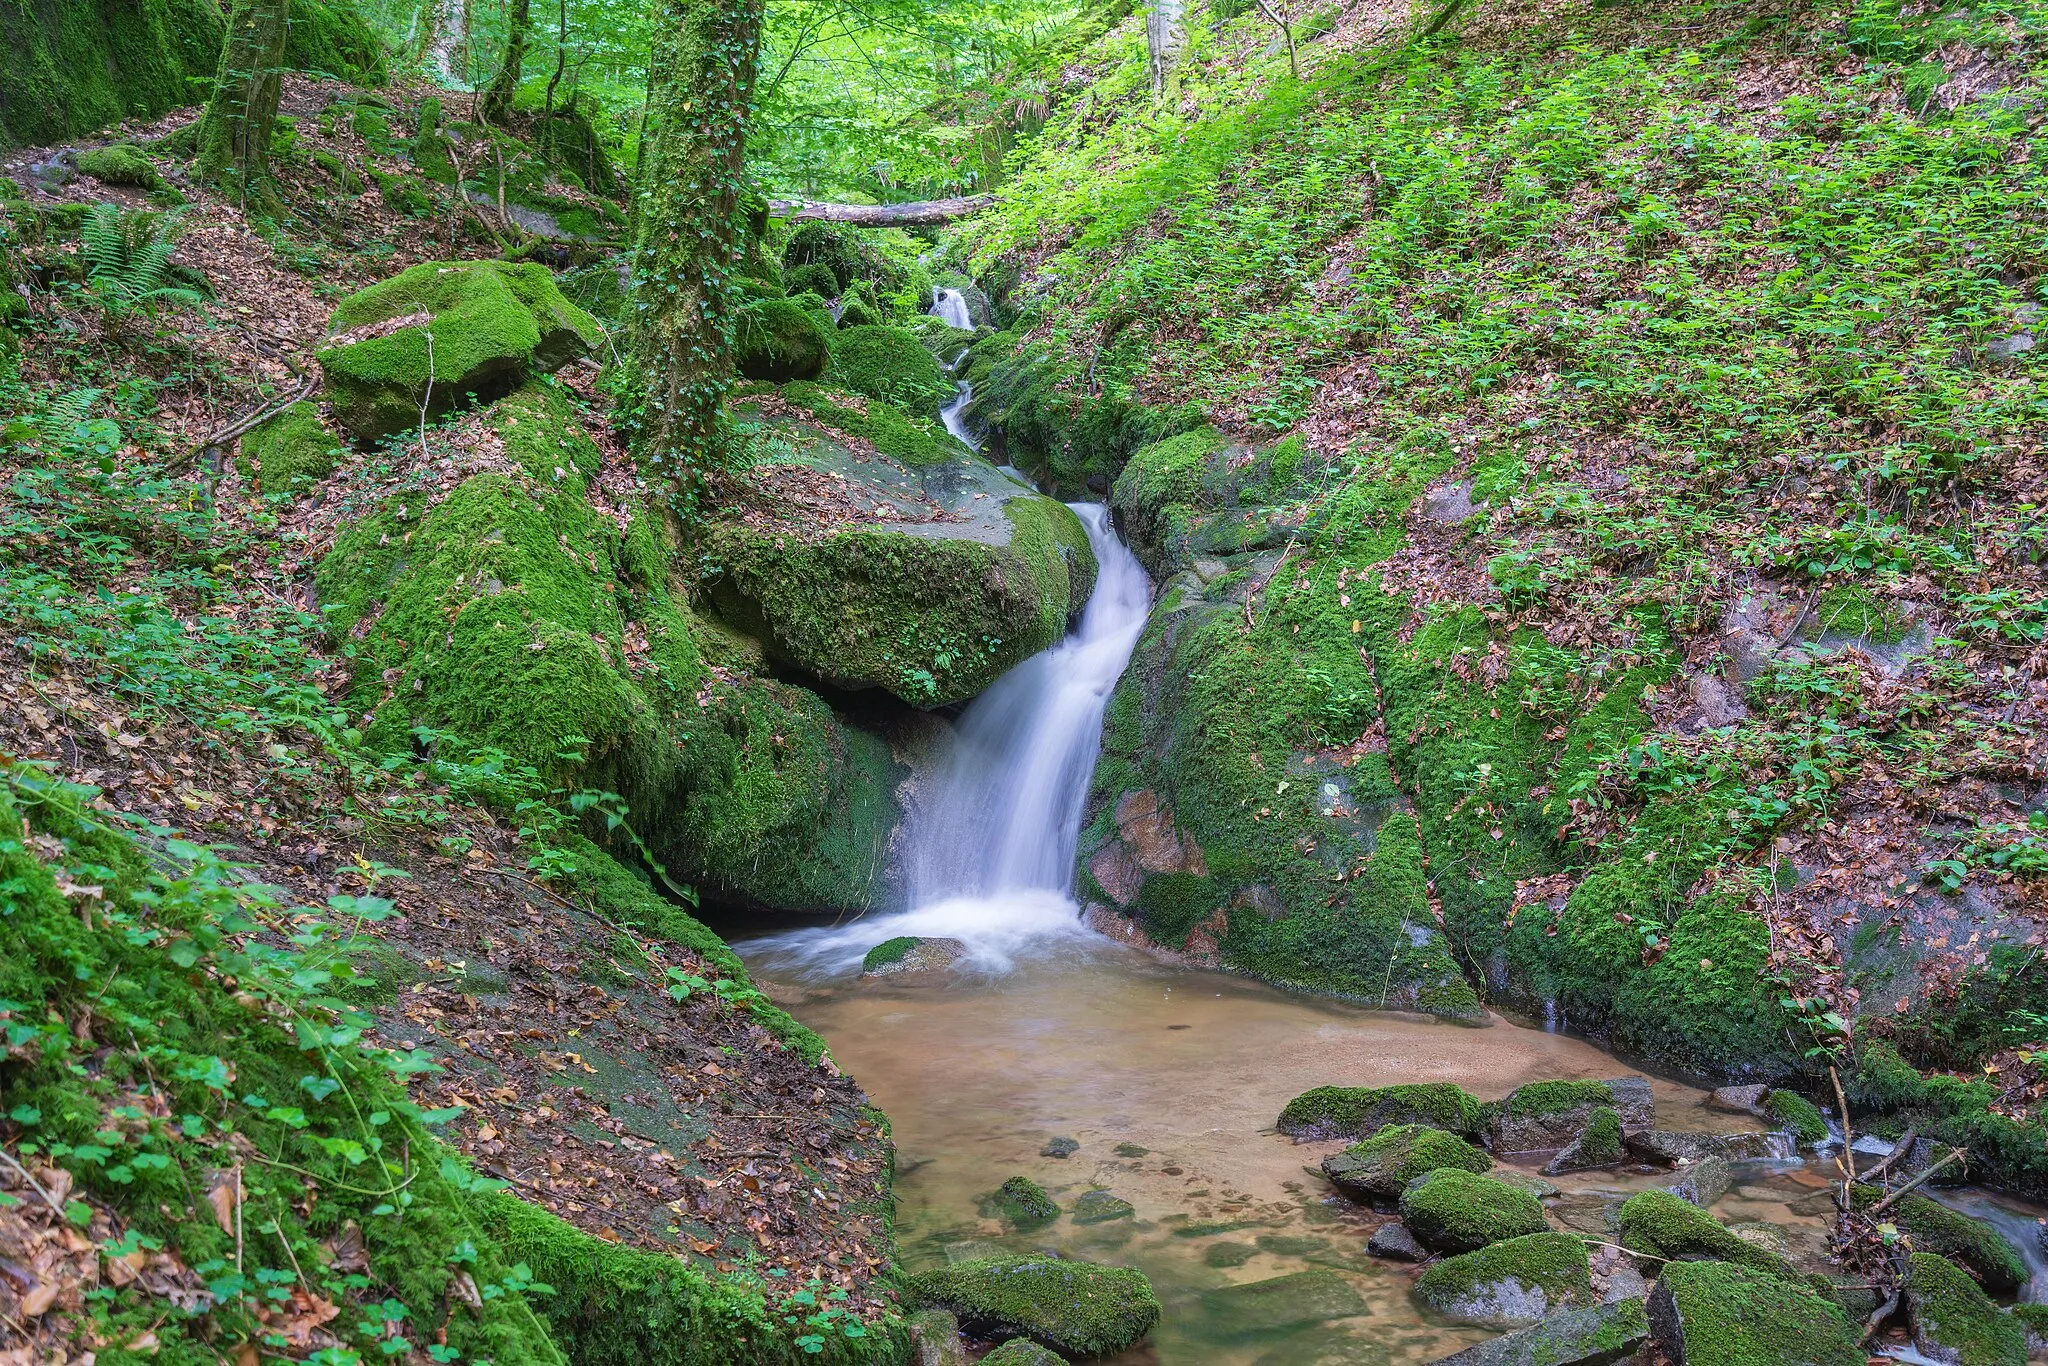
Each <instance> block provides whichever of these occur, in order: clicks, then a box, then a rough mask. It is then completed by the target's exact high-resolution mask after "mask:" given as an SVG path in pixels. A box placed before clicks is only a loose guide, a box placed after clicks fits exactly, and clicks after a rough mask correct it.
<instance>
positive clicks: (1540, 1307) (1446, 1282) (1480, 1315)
mask: <svg viewBox="0 0 2048 1366" xmlns="http://www.w3.org/2000/svg"><path fill="white" fill-rule="evenodd" d="M1415 1297H1416V1298H1417V1299H1419V1300H1421V1301H1422V1302H1423V1303H1424V1304H1426V1305H1428V1306H1429V1307H1430V1308H1431V1309H1434V1310H1436V1312H1437V1313H1439V1314H1441V1315H1443V1316H1444V1317H1445V1318H1447V1319H1449V1320H1450V1321H1451V1322H1453V1323H1471V1324H1480V1325H1483V1326H1486V1327H1489V1328H1520V1327H1523V1326H1525V1325H1528V1324H1532V1323H1538V1322H1541V1321H1542V1320H1543V1319H1544V1318H1545V1317H1547V1316H1549V1315H1551V1314H1554V1313H1556V1312H1558V1311H1559V1310H1562V1309H1571V1308H1575V1307H1578V1306H1581V1305H1589V1304H1591V1303H1593V1273H1592V1265H1591V1263H1590V1262H1589V1261H1588V1259H1587V1257H1586V1245H1585V1243H1584V1242H1583V1241H1582V1240H1581V1239H1579V1238H1578V1237H1577V1236H1576V1235H1574V1234H1569V1233H1532V1234H1528V1235H1526V1236H1524V1237H1520V1238H1510V1239H1508V1240H1507V1241H1505V1242H1499V1243H1493V1244H1491V1245H1489V1246H1487V1247H1483V1248H1480V1249H1479V1250H1477V1251H1475V1252H1466V1253H1462V1254H1460V1255H1459V1256H1456V1257H1446V1258H1445V1259H1444V1260H1442V1261H1440V1262H1438V1263H1437V1264H1436V1265H1434V1266H1432V1267H1430V1268H1429V1270H1427V1271H1425V1272H1423V1273H1422V1276H1421V1277H1420V1279H1418V1280H1417V1281H1416V1282H1415Z"/></svg>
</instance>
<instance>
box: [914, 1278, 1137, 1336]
mask: <svg viewBox="0 0 2048 1366" xmlns="http://www.w3.org/2000/svg"><path fill="white" fill-rule="evenodd" d="M908 1289H909V1298H910V1299H911V1300H912V1301H914V1302H915V1303H917V1304H920V1305H930V1306H935V1307H937V1308H940V1309H945V1310H947V1311H949V1312H950V1313H952V1314H953V1315H954V1316H955V1317H957V1318H958V1319H959V1320H960V1326H961V1328H963V1329H964V1330H966V1331H967V1332H969V1333H974V1334H977V1335H979V1336H982V1337H997V1336H1018V1337H1026V1338H1029V1339H1031V1340H1032V1341H1033V1342H1036V1343H1038V1344H1039V1345H1040V1346H1042V1347H1047V1348H1050V1349H1052V1350H1053V1351H1055V1352H1059V1353H1060V1354H1062V1355H1064V1356H1070V1357H1093V1356H1107V1355H1109V1354H1111V1353H1114V1352H1121V1351H1123V1350H1125V1349H1126V1348H1129V1347H1131V1346H1133V1345H1135V1344H1136V1343H1138V1342H1140V1341H1142V1340H1143V1339H1144V1337H1145V1335H1146V1334H1147V1333H1150V1332H1151V1331H1152V1328H1153V1325H1154V1324H1156V1323H1158V1322H1159V1299H1158V1297H1157V1296H1156V1295H1154V1294H1153V1293H1152V1286H1151V1283H1150V1282H1148V1281H1147V1280H1146V1279H1145V1277H1144V1275H1143V1274H1142V1273H1140V1272H1137V1271H1133V1270H1131V1269H1130V1268H1128V1267H1110V1266H1096V1265H1093V1264H1092V1263H1088V1262H1077V1261H1066V1260H1062V1259H1060V1258H1056V1257H990V1258H987V1259H985V1260H981V1261H972V1262H960V1263H958V1264H956V1265H954V1266H948V1267H942V1268H940V1269H939V1270H936V1271H927V1272H925V1273H924V1274H923V1275H921V1276H914V1277H912V1278H911V1280H910V1285H909V1287H908Z"/></svg>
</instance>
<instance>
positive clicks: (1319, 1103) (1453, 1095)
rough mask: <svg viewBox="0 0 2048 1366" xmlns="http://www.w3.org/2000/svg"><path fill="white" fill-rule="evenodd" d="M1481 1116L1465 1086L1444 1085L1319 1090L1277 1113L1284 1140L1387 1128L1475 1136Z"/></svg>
mask: <svg viewBox="0 0 2048 1366" xmlns="http://www.w3.org/2000/svg"><path fill="white" fill-rule="evenodd" d="M1483 1117H1484V1112H1483V1110H1482V1108H1481V1106H1480V1104H1479V1101H1478V1100H1477V1099H1476V1098H1475V1097H1473V1096H1471V1095H1468V1094H1467V1093H1466V1092H1465V1090H1464V1088H1462V1087H1458V1086H1453V1085H1451V1084H1449V1083H1448V1082H1430V1083H1423V1084H1419V1085H1403V1086H1318V1087H1317V1088H1315V1090H1313V1091H1304V1092H1303V1093H1302V1094H1300V1095H1298V1096H1296V1097H1295V1098H1294V1099H1293V1100H1290V1101H1288V1102H1287V1107H1286V1108H1285V1109H1283V1110H1282V1111H1281V1112H1280V1120H1279V1124H1278V1128H1279V1130H1280V1132H1281V1133H1283V1134H1286V1135H1287V1136H1288V1137H1289V1138H1300V1139H1319V1138H1354V1139H1355V1138H1370V1137H1372V1136H1373V1135H1374V1134H1376V1133H1378V1132H1379V1131H1380V1130H1381V1129H1384V1128H1385V1127H1387V1126H1388V1125H1389V1124H1426V1125H1428V1126H1429V1127H1431V1128H1433V1129H1442V1130H1444V1131H1445V1132H1447V1133H1454V1134H1464V1135H1467V1136H1470V1135H1472V1134H1476V1133H1478V1132H1479V1127H1480V1123H1481V1121H1482V1119H1483Z"/></svg>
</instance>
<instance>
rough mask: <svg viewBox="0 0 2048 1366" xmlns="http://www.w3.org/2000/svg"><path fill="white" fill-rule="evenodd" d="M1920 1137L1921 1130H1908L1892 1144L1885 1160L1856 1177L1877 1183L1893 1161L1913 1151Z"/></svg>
mask: <svg viewBox="0 0 2048 1366" xmlns="http://www.w3.org/2000/svg"><path fill="white" fill-rule="evenodd" d="M1919 1137H1920V1131H1919V1130H1918V1129H1908V1130H1906V1136H1905V1137H1904V1138H1902V1139H1900V1140H1899V1141H1898V1142H1897V1143H1895V1144H1893V1145H1892V1150H1891V1151H1890V1152H1889V1153H1887V1154H1885V1159H1884V1161H1882V1162H1880V1163H1878V1164H1877V1165H1876V1166H1875V1167H1872V1168H1871V1169H1870V1170H1869V1171H1867V1172H1865V1173H1863V1175H1861V1176H1859V1177H1857V1178H1856V1179H1857V1180H1858V1181H1861V1182H1864V1183H1865V1184H1872V1183H1875V1182H1876V1181H1878V1180H1879V1179H1881V1178H1882V1177H1883V1176H1884V1174H1885V1173H1886V1172H1887V1171H1889V1170H1891V1165H1892V1163H1894V1162H1896V1161H1898V1160H1899V1159H1900V1158H1902V1157H1904V1156H1906V1155H1907V1154H1908V1153H1910V1152H1912V1151H1913V1144H1914V1142H1915V1141H1916V1140H1918V1139H1919Z"/></svg>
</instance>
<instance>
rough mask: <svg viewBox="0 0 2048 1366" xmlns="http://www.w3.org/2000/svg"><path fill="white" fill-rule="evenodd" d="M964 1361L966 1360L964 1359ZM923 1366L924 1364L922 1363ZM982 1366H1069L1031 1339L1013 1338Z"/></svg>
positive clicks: (982, 1360)
mask: <svg viewBox="0 0 2048 1366" xmlns="http://www.w3.org/2000/svg"><path fill="white" fill-rule="evenodd" d="M962 1360H963V1361H964V1360H965V1358H964V1357H963V1358H962ZM920 1366H922V1363H920ZM981 1366H1067V1363H1066V1361H1065V1360H1064V1359H1063V1358H1061V1357H1059V1356H1057V1355H1055V1354H1054V1353H1052V1352H1048V1351H1046V1350H1045V1348H1043V1347H1040V1346H1039V1345H1038V1344H1037V1343H1035V1342H1033V1341H1032V1340H1031V1339H1030V1338H1011V1339H1010V1340H1009V1341H1008V1342H1006V1343H1004V1344H1003V1345H1002V1346H1000V1347H998V1348H996V1349H995V1350H994V1351H993V1352H990V1353H989V1354H988V1355H987V1356H985V1357H983V1358H982V1359H981Z"/></svg>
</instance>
